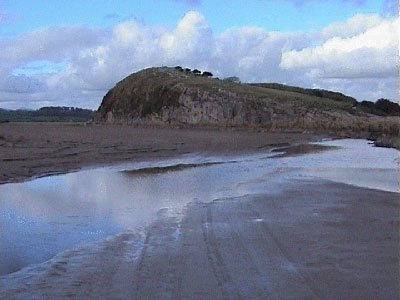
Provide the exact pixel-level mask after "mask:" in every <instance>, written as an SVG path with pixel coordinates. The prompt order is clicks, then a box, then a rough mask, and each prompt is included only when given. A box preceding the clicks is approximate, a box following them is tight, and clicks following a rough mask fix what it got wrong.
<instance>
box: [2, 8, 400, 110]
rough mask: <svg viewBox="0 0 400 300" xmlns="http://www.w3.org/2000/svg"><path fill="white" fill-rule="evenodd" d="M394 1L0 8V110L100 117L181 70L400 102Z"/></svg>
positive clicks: (396, 19)
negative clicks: (139, 81) (107, 105)
mask: <svg viewBox="0 0 400 300" xmlns="http://www.w3.org/2000/svg"><path fill="white" fill-rule="evenodd" d="M398 48H399V18H398V9H397V0H331V1H330V0H141V1H139V0H137V1H135V0H118V1H116V0H102V1H100V0H85V1H82V0H0V108H8V109H17V108H29V109H36V108H39V107H42V106H58V105H63V106H75V107H82V108H91V109H97V108H98V106H99V105H100V103H101V100H102V98H103V96H104V95H105V93H106V92H107V91H108V89H110V88H112V87H113V86H114V85H115V84H116V83H117V82H118V81H120V80H121V79H123V78H124V77H126V76H127V75H129V74H131V73H133V72H137V71H139V70H141V69H143V68H147V67H154V66H176V65H180V66H183V67H189V68H192V69H193V68H197V69H200V70H207V71H211V72H212V73H213V74H214V75H215V76H218V77H220V78H224V77H228V76H237V77H239V78H240V79H241V81H242V82H279V83H283V84H289V85H295V86H301V87H307V88H323V89H328V90H334V91H339V92H343V93H345V94H347V95H350V96H353V97H355V98H357V99H358V100H360V101H361V100H370V101H376V100H377V99H379V98H388V99H391V100H393V101H397V98H398V92H397V91H398V71H397V69H398V68H397V67H398Z"/></svg>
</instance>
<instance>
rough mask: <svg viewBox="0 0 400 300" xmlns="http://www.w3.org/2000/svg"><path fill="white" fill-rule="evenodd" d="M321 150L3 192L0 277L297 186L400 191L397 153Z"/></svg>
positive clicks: (94, 174) (43, 181) (362, 146)
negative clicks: (160, 222) (196, 204)
mask: <svg viewBox="0 0 400 300" xmlns="http://www.w3.org/2000/svg"><path fill="white" fill-rule="evenodd" d="M318 145H324V146H329V147H331V148H329V149H325V150H326V151H321V152H319V151H318V152H316V153H307V154H304V155H300V156H297V155H296V156H290V155H281V154H282V153H281V152H274V153H272V152H270V153H260V154H253V155H246V156H240V157H238V156H236V157H226V156H225V157H212V156H202V155H185V156H182V157H180V158H175V159H169V160H163V161H148V162H140V163H126V164H120V165H116V166H112V167H103V168H95V169H87V170H82V171H79V172H75V173H70V174H65V175H58V176H50V177H44V178H38V179H35V180H32V181H28V182H23V183H9V184H3V185H0V207H1V212H0V213H1V214H0V226H1V232H0V253H1V257H0V274H1V275H4V274H8V273H11V272H14V271H17V270H19V269H21V268H23V267H25V266H28V265H31V264H34V263H40V262H44V261H46V260H48V259H50V258H51V257H53V256H54V255H55V254H57V253H60V252H62V251H64V250H66V249H70V248H72V247H75V246H76V245H79V244H85V243H89V242H93V241H97V240H100V239H102V238H104V237H106V236H110V235H115V234H118V233H120V232H122V231H124V230H126V229H137V228H144V227H145V226H147V225H148V224H149V223H150V222H152V221H153V220H154V219H155V218H156V216H157V212H159V211H160V210H161V209H163V208H164V209H168V208H174V209H178V210H179V209H181V208H183V207H184V206H185V205H186V204H187V203H188V202H191V201H202V202H208V201H212V200H214V199H220V198H229V197H240V196H243V195H248V194H255V193H279V192H280V191H282V189H284V187H285V186H287V185H289V184H292V182H294V181H295V179H310V180H312V179H313V178H322V179H327V180H332V181H337V182H343V183H349V184H354V185H358V186H362V187H370V188H377V189H382V190H387V191H398V182H397V151H396V150H393V149H385V148H376V147H373V146H372V145H369V144H368V142H367V141H365V140H335V141H326V142H322V143H318ZM314 148H318V149H320V148H321V147H319V146H317V147H314ZM277 155H279V157H275V158H271V157H272V156H277ZM257 221H258V220H257ZM174 234H175V235H176V236H179V231H177V232H176V233H174Z"/></svg>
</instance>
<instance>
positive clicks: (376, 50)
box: [281, 19, 399, 78]
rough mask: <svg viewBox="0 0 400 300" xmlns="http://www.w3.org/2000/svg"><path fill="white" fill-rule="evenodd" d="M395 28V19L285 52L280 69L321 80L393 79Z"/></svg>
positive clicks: (394, 69) (395, 69) (395, 70)
mask: <svg viewBox="0 0 400 300" xmlns="http://www.w3.org/2000/svg"><path fill="white" fill-rule="evenodd" d="M373 22H375V21H373ZM398 27H399V21H398V19H389V20H382V21H381V22H380V23H378V24H377V25H375V26H371V27H370V28H368V29H366V30H365V31H364V32H361V33H359V34H356V35H353V36H350V37H338V36H335V37H332V38H329V39H328V40H327V41H325V42H324V43H323V44H322V45H317V46H313V47H307V48H304V49H302V50H300V51H298V50H290V51H287V52H285V53H283V55H282V62H281V67H282V68H284V69H287V70H289V69H302V70H304V71H305V72H307V73H308V74H309V75H310V76H312V77H323V78H363V77H370V78H379V77H394V76H397V51H398V49H397V47H398V34H399V30H398Z"/></svg>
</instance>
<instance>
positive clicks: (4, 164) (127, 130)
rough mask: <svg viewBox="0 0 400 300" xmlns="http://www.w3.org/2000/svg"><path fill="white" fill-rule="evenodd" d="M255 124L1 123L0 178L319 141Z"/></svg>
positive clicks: (250, 150) (257, 149) (5, 179)
mask: <svg viewBox="0 0 400 300" xmlns="http://www.w3.org/2000/svg"><path fill="white" fill-rule="evenodd" d="M320 139H321V136H317V135H312V134H299V133H268V132H265V131H262V130H256V129H242V130H239V129H235V130H233V129H228V130H226V129H211V128H196V129H190V128H182V129H174V128H140V127H133V126H112V125H85V124H74V123H3V124H0V183H4V182H15V181H21V180H24V179H28V178H32V177H35V176H42V175H46V174H56V173H65V172H68V171H72V170H76V169H79V168H82V167H87V166H96V165H105V164H111V163H115V162H118V161H132V160H145V159H146V160H148V159H152V158H166V157H173V156H177V155H180V154H185V153H194V152H201V153H214V154H234V153H236V154H238V153H245V152H254V151H261V150H267V149H271V148H276V147H280V146H287V145H288V144H289V143H301V142H307V141H317V140H320Z"/></svg>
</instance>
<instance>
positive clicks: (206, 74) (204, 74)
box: [201, 71, 213, 77]
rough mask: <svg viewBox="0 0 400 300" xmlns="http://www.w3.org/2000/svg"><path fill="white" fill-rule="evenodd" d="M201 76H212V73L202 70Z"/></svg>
mask: <svg viewBox="0 0 400 300" xmlns="http://www.w3.org/2000/svg"><path fill="white" fill-rule="evenodd" d="M201 76H204V77H212V76H213V74H212V73H211V72H208V71H204V72H203V74H201Z"/></svg>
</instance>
